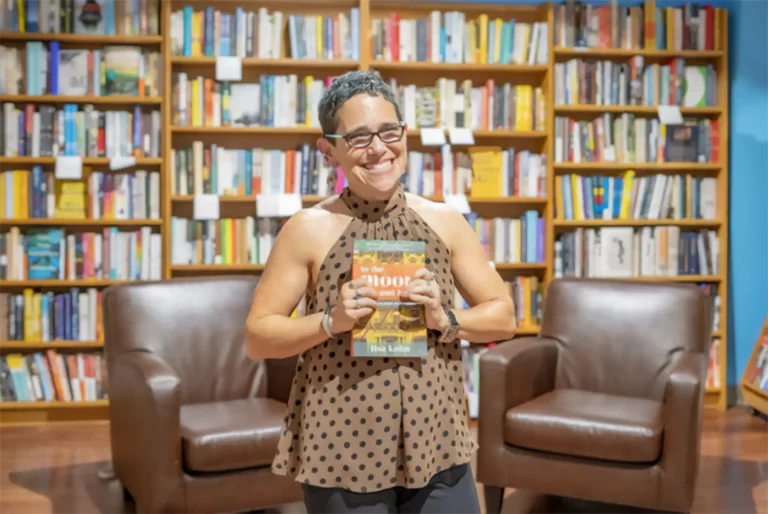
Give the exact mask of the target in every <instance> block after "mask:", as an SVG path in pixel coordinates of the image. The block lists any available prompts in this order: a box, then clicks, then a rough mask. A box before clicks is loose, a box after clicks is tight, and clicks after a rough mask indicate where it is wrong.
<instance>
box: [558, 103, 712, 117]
mask: <svg viewBox="0 0 768 514" xmlns="http://www.w3.org/2000/svg"><path fill="white" fill-rule="evenodd" d="M554 109H555V113H556V114H593V113H594V114H603V113H621V114H623V113H629V114H636V115H645V116H654V115H656V114H658V107H656V106H648V105H556V106H555V108H554ZM722 112H723V110H722V109H721V108H719V107H680V113H681V114H682V115H683V116H719V115H720V114H722Z"/></svg>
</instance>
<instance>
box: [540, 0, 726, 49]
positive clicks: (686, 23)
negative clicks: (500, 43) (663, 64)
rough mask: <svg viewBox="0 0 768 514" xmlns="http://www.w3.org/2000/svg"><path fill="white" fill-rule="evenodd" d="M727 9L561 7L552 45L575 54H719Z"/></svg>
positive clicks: (650, 2)
mask: <svg viewBox="0 0 768 514" xmlns="http://www.w3.org/2000/svg"><path fill="white" fill-rule="evenodd" d="M726 12H727V11H726V9H724V8H720V7H714V6H713V5H712V4H705V5H701V4H698V3H689V4H686V5H682V6H677V7H673V6H665V7H659V6H657V4H656V0H645V1H644V2H642V3H641V4H640V5H629V6H628V5H619V2H618V1H617V0H611V1H610V2H609V3H608V4H603V5H593V4H589V3H587V2H581V1H568V2H560V3H559V4H558V5H557V6H556V7H555V28H554V32H555V34H554V40H555V45H557V46H561V47H568V48H571V47H576V48H623V49H648V50H719V49H720V48H721V46H720V45H721V44H722V30H721V28H720V27H722V26H723V25H722V22H723V20H724V19H725V15H726Z"/></svg>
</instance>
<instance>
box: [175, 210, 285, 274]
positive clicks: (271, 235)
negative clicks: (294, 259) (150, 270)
mask: <svg viewBox="0 0 768 514" xmlns="http://www.w3.org/2000/svg"><path fill="white" fill-rule="evenodd" d="M286 220H287V218H265V217H256V216H245V217H242V218H221V219H217V220H195V219H189V218H181V217H177V216H174V217H173V218H172V219H171V235H170V238H171V264H172V265H188V264H194V265H264V264H266V263H267V259H268V258H269V254H270V252H271V251H272V247H273V246H274V243H275V239H276V238H277V234H278V232H279V231H280V228H281V227H282V225H283V224H285V221H286Z"/></svg>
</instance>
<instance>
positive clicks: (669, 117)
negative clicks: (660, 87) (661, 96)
mask: <svg viewBox="0 0 768 514" xmlns="http://www.w3.org/2000/svg"><path fill="white" fill-rule="evenodd" d="M657 110H658V113H659V121H660V122H661V123H663V124H664V125H682V124H683V114H682V113H681V112H680V106H678V105H659V106H657Z"/></svg>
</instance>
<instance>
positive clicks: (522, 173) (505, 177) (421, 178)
mask: <svg viewBox="0 0 768 514" xmlns="http://www.w3.org/2000/svg"><path fill="white" fill-rule="evenodd" d="M546 178H547V163H546V155H545V154H537V153H533V152H530V151H528V150H518V149H515V148H504V149H502V148H492V149H490V148H484V147H477V148H471V149H470V150H469V151H468V152H467V151H457V150H454V149H452V147H451V146H450V145H443V146H442V147H441V148H440V151H435V152H417V151H411V152H408V170H407V172H406V173H404V174H403V176H402V178H401V180H402V182H403V184H404V185H405V189H406V190H407V191H409V192H411V193H414V194H418V195H420V196H436V197H445V196H448V195H456V194H463V195H466V196H468V197H470V198H504V197H526V198H544V197H545V196H546Z"/></svg>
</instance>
